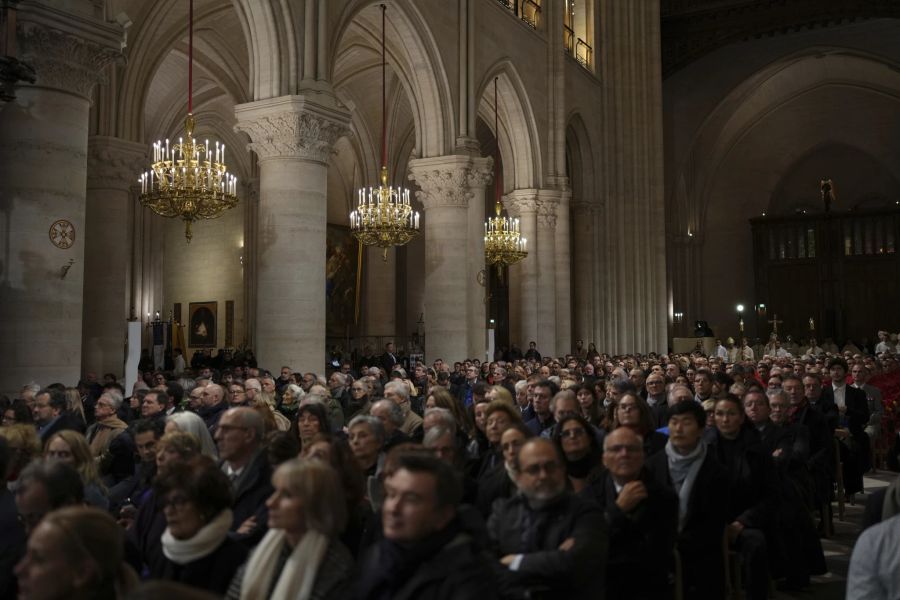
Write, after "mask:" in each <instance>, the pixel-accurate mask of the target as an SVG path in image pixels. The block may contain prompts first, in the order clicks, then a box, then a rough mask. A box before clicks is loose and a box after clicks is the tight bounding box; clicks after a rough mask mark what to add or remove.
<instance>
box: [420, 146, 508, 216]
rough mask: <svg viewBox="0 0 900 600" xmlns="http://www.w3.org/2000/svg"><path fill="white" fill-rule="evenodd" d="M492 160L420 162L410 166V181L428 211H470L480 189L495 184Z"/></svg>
mask: <svg viewBox="0 0 900 600" xmlns="http://www.w3.org/2000/svg"><path fill="white" fill-rule="evenodd" d="M492 165H493V160H492V159H490V158H472V157H468V156H463V155H452V156H441V157H437V158H419V159H415V160H411V161H410V162H409V179H410V181H414V182H415V183H416V185H418V186H419V188H420V189H419V191H417V192H416V198H418V199H419V201H420V202H421V203H422V204H423V205H424V206H425V210H426V211H427V210H429V209H431V208H436V207H439V206H456V207H463V208H464V207H467V206H468V205H469V201H470V200H471V199H472V198H474V197H475V192H476V190H478V189H479V188H483V187H484V186H486V185H488V184H489V183H490V182H491V180H492V177H493V175H492V172H491V166H492Z"/></svg>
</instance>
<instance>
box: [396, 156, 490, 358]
mask: <svg viewBox="0 0 900 600" xmlns="http://www.w3.org/2000/svg"><path fill="white" fill-rule="evenodd" d="M409 171H410V175H409V178H410V179H411V180H412V181H415V183H416V185H418V187H419V189H420V191H418V192H417V196H416V197H417V198H418V199H419V200H420V201H421V202H422V204H423V205H424V207H425V212H424V215H423V216H422V218H423V220H424V229H425V232H424V233H425V344H426V348H425V350H426V353H427V360H428V361H431V360H434V359H436V358H443V359H444V361H451V362H452V361H456V360H462V359H463V358H466V357H467V356H469V355H470V351H471V350H472V348H473V344H472V343H470V339H469V338H470V336H471V331H472V329H471V328H470V321H469V314H470V312H471V311H470V310H469V306H470V300H469V299H470V296H471V295H472V294H477V295H481V294H483V289H482V288H481V286H479V285H478V282H477V281H476V280H475V279H472V278H471V275H470V273H469V270H470V264H469V252H468V250H467V248H466V245H467V243H468V241H469V212H468V210H469V203H470V202H471V201H472V198H473V197H474V196H475V194H476V193H477V190H478V189H479V187H481V188H483V186H484V174H483V164H482V163H481V162H480V161H479V160H478V159H473V158H472V157H470V156H465V155H450V156H439V157H433V158H419V159H415V160H411V161H410V162H409ZM481 193H483V189H482V191H481ZM483 232H484V229H483V228H482V234H483ZM482 242H483V241H482ZM482 252H483V246H482ZM482 319H483V313H482ZM483 328H484V323H483V320H482V331H481V333H480V336H481V337H480V338H479V339H483V337H484V331H483ZM479 343H480V342H479Z"/></svg>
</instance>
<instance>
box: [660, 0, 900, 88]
mask: <svg viewBox="0 0 900 600" xmlns="http://www.w3.org/2000/svg"><path fill="white" fill-rule="evenodd" d="M660 12H661V18H662V64H663V77H668V76H669V75H671V74H672V73H674V72H676V71H678V70H679V69H681V68H683V67H684V66H685V65H687V64H689V63H690V62H692V61H694V60H696V59H698V58H700V57H702V56H703V55H705V54H707V53H709V52H712V51H713V50H716V49H717V48H720V47H722V46H724V45H726V44H729V43H731V42H736V41H740V40H747V39H753V38H760V37H767V36H776V35H784V34H788V33H791V32H795V31H802V30H805V29H815V28H821V27H831V26H834V25H840V24H844V23H850V22H853V21H859V20H864V19H879V18H900V2H898V1H897V0H661V6H660Z"/></svg>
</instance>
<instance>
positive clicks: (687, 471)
mask: <svg viewBox="0 0 900 600" xmlns="http://www.w3.org/2000/svg"><path fill="white" fill-rule="evenodd" d="M666 456H667V457H668V458H669V475H670V476H671V477H672V481H673V483H675V489H676V490H678V531H679V532H680V531H681V530H682V529H684V521H685V518H686V517H687V509H688V502H689V501H690V499H691V490H692V489H693V487H694V480H696V479H697V473H699V472H700V467H701V466H703V459H705V458H706V444H705V443H704V442H703V440H700V442H699V443H698V444H697V447H696V448H694V449H693V450H692V451H691V452H689V453H688V454H679V453H678V451H677V450H675V447H674V446H672V440H671V439H670V440H669V441H668V442H666ZM679 482H681V487H680V488H679V487H678V486H679Z"/></svg>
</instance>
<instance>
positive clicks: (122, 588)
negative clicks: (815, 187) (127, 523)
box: [15, 506, 137, 600]
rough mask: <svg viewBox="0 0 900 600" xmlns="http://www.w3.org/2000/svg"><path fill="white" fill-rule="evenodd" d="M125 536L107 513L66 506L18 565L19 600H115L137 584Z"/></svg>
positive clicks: (43, 526)
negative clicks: (32, 599) (126, 551)
mask: <svg viewBox="0 0 900 600" xmlns="http://www.w3.org/2000/svg"><path fill="white" fill-rule="evenodd" d="M124 537H125V534H124V532H123V530H122V528H121V527H119V525H118V523H116V522H115V520H114V519H113V518H112V517H111V516H110V515H109V514H107V513H105V512H103V511H101V510H99V509H97V508H89V507H86V506H70V507H66V508H61V509H59V510H56V511H53V512H51V513H49V514H48V515H47V516H45V517H44V518H43V519H42V520H41V522H40V524H39V525H38V526H37V527H36V528H35V530H34V532H32V534H31V537H30V538H29V539H28V548H27V550H26V552H25V556H24V558H22V560H21V561H19V564H17V565H16V569H15V574H16V577H17V578H18V581H19V598H23V599H28V598H41V599H43V600H57V599H59V600H63V599H65V600H73V599H75V600H77V599H80V598H84V599H87V598H91V599H92V600H115V599H117V598H124V597H125V595H126V594H127V593H128V592H129V591H130V590H131V588H133V587H134V586H135V585H136V584H137V575H136V574H135V573H134V571H133V570H132V569H131V567H129V566H128V565H127V564H126V563H125V562H124V558H125V557H124V548H125V540H124Z"/></svg>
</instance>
